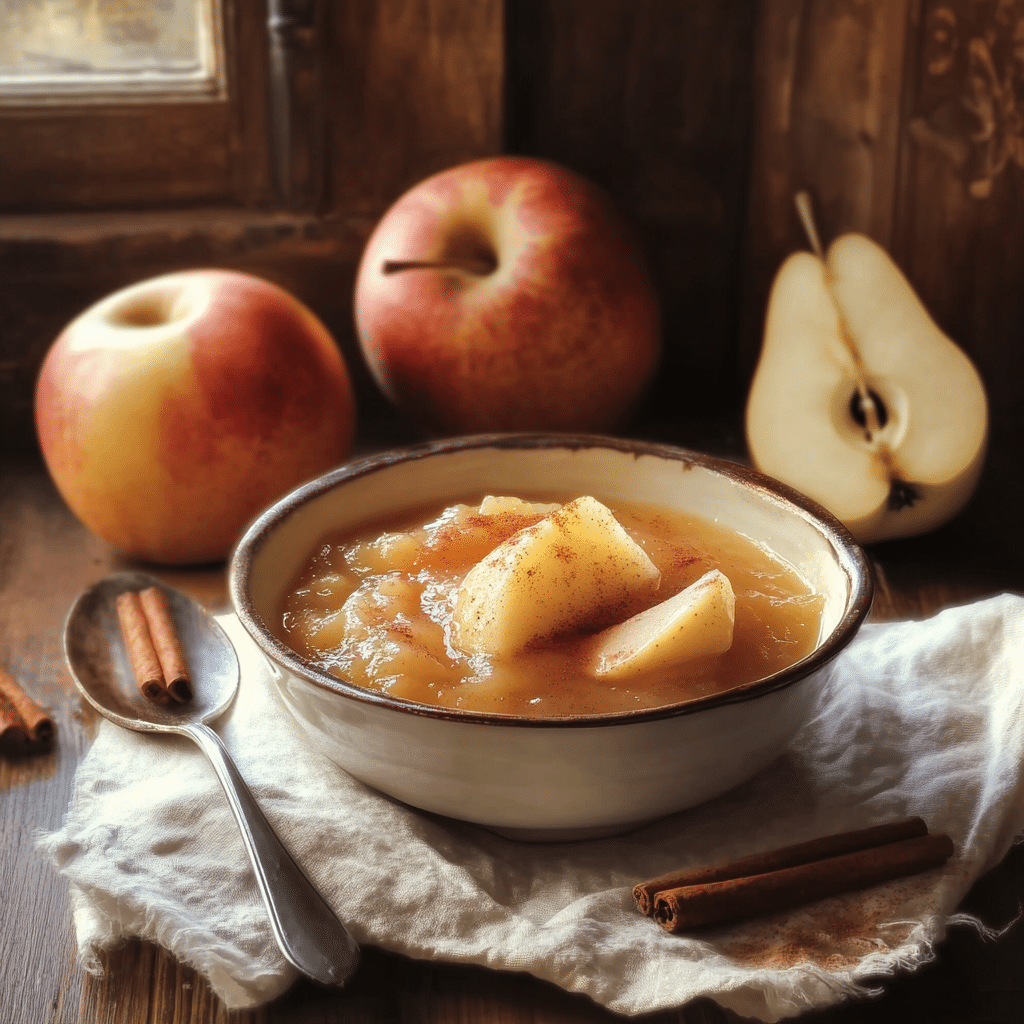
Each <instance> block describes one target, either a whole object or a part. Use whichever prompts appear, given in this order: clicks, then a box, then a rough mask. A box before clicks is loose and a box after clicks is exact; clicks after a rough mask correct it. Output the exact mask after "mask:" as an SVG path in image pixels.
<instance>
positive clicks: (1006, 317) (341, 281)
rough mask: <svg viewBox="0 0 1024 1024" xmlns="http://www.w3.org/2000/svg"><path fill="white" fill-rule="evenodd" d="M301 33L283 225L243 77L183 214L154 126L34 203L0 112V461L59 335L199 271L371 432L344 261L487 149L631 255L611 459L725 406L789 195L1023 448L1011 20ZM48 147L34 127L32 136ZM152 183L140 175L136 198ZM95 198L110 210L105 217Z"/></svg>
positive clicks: (885, 7)
mask: <svg viewBox="0 0 1024 1024" xmlns="http://www.w3.org/2000/svg"><path fill="white" fill-rule="evenodd" d="M234 6H235V5H229V7H232V8H233V7H234ZM243 6H244V7H245V9H246V10H248V7H247V6H246V5H243ZM253 6H254V7H256V6H259V5H253ZM298 6H299V7H300V8H303V9H304V11H305V13H306V17H307V20H308V23H309V25H310V26H311V30H310V33H309V34H308V35H307V36H306V37H304V43H303V47H304V48H303V49H301V52H299V54H298V57H299V58H300V59H301V62H302V64H301V66H300V67H299V69H298V72H297V77H296V79H295V81H296V90H295V91H296V100H295V105H296V107H297V109H299V110H300V111H301V114H302V116H301V117H300V118H299V120H298V123H297V128H296V130H295V133H294V138H293V139H292V146H293V150H294V154H293V156H294V164H295V168H296V172H295V173H296V175H297V176H298V177H300V178H301V179H302V184H303V193H302V198H301V200H300V202H299V203H298V204H297V206H296V204H283V203H281V202H280V201H276V200H275V198H274V194H273V189H272V187H271V183H270V182H269V178H268V174H267V173H261V172H260V171H259V168H261V167H264V163H261V161H265V158H266V155H267V154H266V150H267V141H266V137H265V133H261V132H260V131H259V126H260V125H261V124H262V123H264V122H265V119H266V117H267V101H266V96H265V90H264V89H263V88H261V83H262V81H263V75H264V71H265V69H264V67H263V66H262V65H260V63H259V62H258V61H257V62H256V63H255V64H253V63H251V62H249V61H248V60H245V61H242V60H241V58H240V57H239V56H238V55H237V54H236V55H235V59H236V64H237V65H238V66H237V67H236V68H235V77H236V86H237V90H238V91H239V92H240V93H241V94H242V96H243V99H244V102H243V103H242V104H241V113H238V114H236V116H235V117H234V118H233V119H232V118H231V117H226V116H225V117H222V118H221V119H220V120H219V121H218V120H217V119H216V118H212V119H211V118H207V119H206V121H204V122H203V124H202V125H201V126H200V127H199V128H197V129H196V131H197V132H200V133H201V135H202V138H201V140H200V141H201V142H202V146H201V147H200V148H203V149H210V148H213V147H214V145H215V143H216V142H217V141H218V133H220V136H222V138H220V141H221V142H222V143H223V146H222V151H223V153H224V154H226V155H225V156H224V158H223V160H222V161H221V163H223V166H221V165H220V164H216V162H215V161H213V160H212V159H211V160H210V161H209V164H210V166H209V167H207V166H206V165H205V164H202V166H201V167H200V168H199V171H197V174H198V179H197V180H196V181H195V182H193V184H192V185H191V186H190V187H189V190H188V191H186V192H184V193H183V194H182V195H179V196H174V195H173V190H172V194H171V196H170V198H167V196H166V189H165V195H164V198H163V199H160V198H159V197H157V196H154V195H153V194H152V192H151V190H150V191H147V187H144V186H148V183H149V182H150V179H151V178H152V175H153V174H154V173H155V170H156V169H155V166H150V164H152V163H153V161H154V159H158V158H159V157H160V154H161V153H163V152H164V151H165V150H166V146H164V147H160V146H156V147H155V153H156V157H154V155H153V152H154V150H153V147H150V146H149V136H147V134H146V132H147V131H149V132H150V133H152V132H153V131H156V132H157V133H158V134H159V133H163V132H170V133H172V134H173V132H174V131H175V130H179V128H176V122H175V121H174V115H173V112H171V113H169V114H168V115H167V116H166V117H165V118H164V119H163V121H162V122H160V127H158V128H157V129H146V128H145V127H144V126H140V125H135V124H134V122H131V123H129V122H124V124H122V123H121V122H122V121H123V119H124V117H125V116H127V115H124V114H123V112H122V113H118V112H117V111H107V112H106V114H103V115H101V114H99V113H93V114H89V115H87V117H92V118H94V120H95V123H96V124H99V125H102V126H104V131H105V132H106V134H104V135H103V139H104V140H105V142H104V145H106V146H107V147H108V148H109V147H111V146H115V145H120V146H121V147H123V148H124V150H125V153H124V160H123V167H124V168H126V169H127V170H122V171H119V172H117V173H114V172H109V173H107V174H106V177H104V175H103V174H102V173H99V172H97V171H96V170H95V168H93V165H92V163H91V162H90V161H93V160H94V157H95V154H94V153H93V152H92V150H91V149H90V148H89V147H82V149H81V151H79V150H73V149H70V148H69V149H68V150H67V151H65V152H63V154H62V161H61V162H60V167H59V168H55V169H53V170H52V171H51V176H52V179H53V180H52V181H48V180H47V172H46V168H41V167H40V166H39V165H38V161H33V160H27V159H26V160H22V159H21V157H20V154H22V153H25V152H28V151H29V150H31V149H32V147H33V146H37V145H38V144H39V142H40V139H41V138H43V137H47V136H46V130H47V126H46V125H44V127H42V128H41V127H39V126H38V125H37V126H35V127H34V128H33V129H32V130H31V131H30V129H29V128H28V127H26V119H25V118H24V117H22V116H20V115H19V114H18V113H17V112H15V113H13V114H12V113H9V112H7V113H5V112H4V111H0V184H2V185H3V188H2V189H0V323H2V328H0V434H2V437H3V439H4V446H5V447H6V448H8V449H9V450H12V451H13V450H22V451H26V450H29V451H30V450H31V449H32V446H33V443H34V440H33V435H32V429H31V417H30V398H31V390H32V384H33V382H34V378H35V374H36V372H37V369H38V365H39V363H40V361H41V359H42V356H43V353H44V352H45V350H46V347H47V346H48V345H49V343H50V342H51V341H52V339H53V337H54V336H55V335H56V333H57V332H58V331H59V330H60V328H61V326H62V325H63V324H64V323H66V322H67V320H69V319H70V318H71V317H72V316H74V315H75V314H76V313H78V312H79V311H81V309H83V308H84V307H85V306H86V305H88V304H89V303H91V302H92V301H94V300H95V299H97V298H99V297H101V296H102V295H104V294H106V293H108V292H109V291H111V290H112V289H114V288H116V287H120V286H122V285H124V284H126V283H128V282H129V281H133V280H137V279H140V278H142V277H144V276H148V275H150V274H154V273H158V272H162V271H164V270H169V269H175V268H179V267H186V266H197V265H206V264H211V265H212V264H215V265H223V266H232V267H237V268H240V269H247V270H251V271H253V272H256V273H260V274H264V275H266V276H268V277H270V278H272V279H274V280H277V281H278V282H279V283H281V284H284V285H285V286H286V287H289V288H291V289H292V290H294V291H295V292H296V293H298V294H299V295H300V296H301V297H302V298H304V299H305V300H306V301H307V302H309V304H310V305H311V306H312V307H313V308H314V309H315V310H316V311H317V312H318V313H319V314H320V315H321V317H322V318H323V319H324V320H325V321H326V322H327V323H328V325H329V326H330V327H331V329H332V330H333V331H334V333H335V335H336V336H337V338H338V340H339V343H340V344H341V346H342V347H343V349H344V351H345V353H346V355H347V356H348V358H349V361H350V363H351V364H352V368H353V371H354V372H355V374H356V376H357V378H358V379H359V383H360V390H361V398H362V407H363V420H364V422H365V423H367V424H370V423H374V424H376V423H378V421H379V420H380V419H384V420H389V419H392V418H393V417H392V416H391V413H390V412H389V411H388V410H387V409H386V407H384V406H383V404H382V402H381V400H380V399H379V397H378V396H377V395H376V392H375V390H374V389H373V388H372V386H370V384H369V383H368V381H367V379H366V375H365V373H364V372H363V369H362V366H361V363H360V359H359V356H358V353H357V351H356V349H355V345H354V341H353V334H352V323H351V319H352V317H351V303H350V297H351V285H352V279H353V275H354V272H355V267H356V264H357V261H358V258H359V254H360V252H361V249H362V246H363V244H364V242H365V240H366V238H367V236H368V234H369V232H370V230H372V227H373V225H374V223H375V222H376V220H377V218H378V217H379V216H380V215H381V214H382V212H383V211H384V210H385V209H386V207H387V206H388V205H389V204H390V203H391V202H392V201H393V200H394V199H395V198H397V196H398V195H399V194H400V193H401V192H402V191H404V190H405V189H406V188H408V187H409V186H411V185H412V184H414V183H415V182H416V181H418V180H420V179H421V178H423V177H425V176H426V175H427V174H429V173H431V172H433V171H436V170H439V169H441V168H444V167H448V166H451V165H453V164H456V163H459V162H462V161H464V160H468V159H471V158H474V157H477V156H481V155H486V154H490V153H496V152H502V151H510V152H517V153H526V154H532V155H538V156H543V157H548V158H552V159H555V160H558V161H561V162H563V163H565V164H567V165H569V166H571V167H573V168H575V169H577V170H579V171H581V172H582V173H584V174H586V175H588V176H589V177H591V178H593V179H594V180H596V181H598V182H600V183H601V184H602V185H604V186H605V187H606V188H607V189H608V190H609V191H610V192H611V193H612V194H613V196H614V197H615V198H616V199H617V201H618V202H619V204H620V205H621V207H622V208H623V209H624V210H625V212H626V213H627V215H628V216H629V217H630V218H631V219H632V220H633V222H634V223H635V225H636V226H637V228H638V230H639V232H640V234H641V236H642V238H643V240H644V242H645V245H646V248H647V252H648V255H649V258H650V261H651V264H652V267H653V269H654V274H655V277H656V280H657V284H658V287H659V290H660V294H661V299H662V303H663V306H664V310H665V342H666V356H665V361H664V364H663V367H662V372H661V374H660V376H659V379H658V381H657V382H656V384H655V386H654V388H653V389H652V392H651V395H650V396H649V400H648V402H647V404H646V406H645V408H644V410H643V411H642V413H641V416H640V420H639V421H638V423H637V424H635V425H633V427H632V430H633V431H634V432H662V433H664V432H665V431H666V430H667V431H669V432H670V433H672V434H673V435H674V436H673V439H675V440H679V441H681V442H683V443H685V442H687V440H688V438H687V436H686V430H687V429H688V424H689V423H690V422H691V421H693V420H699V419H701V418H702V417H703V416H705V415H706V414H707V413H708V412H711V413H720V412H722V411H723V410H728V411H729V412H735V411H736V410H737V409H739V408H740V407H741V405H742V402H743V399H744V396H745V393H746V388H747V384H748V382H749V377H750V373H751V371H752V368H753V365H754V362H755V360H756V356H757V351H758V346H759V344H760V331H761V324H762V318H763V314H764V305H765V299H766V296H767V291H768V288H769V286H770V282H771V278H772V275H773V274H774V272H775V270H776V269H777V267H778V265H779V263H780V262H781V260H782V259H783V258H784V257H785V256H786V255H787V254H788V253H789V252H790V251H792V250H793V249H794V248H797V247H802V246H803V245H804V244H805V243H804V241H803V238H802V236H801V232H800V228H799V225H798V223H797V221H796V218H795V215H794V212H793V204H792V197H793V194H794V192H795V191H796V190H797V189H800V188H807V189H809V190H810V191H811V193H812V195H813V197H814V199H815V203H816V207H817V209H818V214H819V218H820V222H821V227H822V230H823V233H824V234H825V236H826V237H831V236H833V235H835V234H837V233H840V232H843V231H847V230H859V231H864V232H866V233H868V234H869V235H871V236H872V237H874V238H875V239H876V240H877V241H879V242H880V243H881V244H883V245H885V246H887V247H888V248H889V249H890V251H891V252H892V254H893V255H894V257H895V258H896V259H897V261H898V262H899V263H900V265H901V266H902V267H903V268H904V270H905V272H906V273H907V274H908V276H909V277H910V279H911V281H912V283H913V284H914V285H915V286H916V287H917V288H918V290H919V292H920V294H921V296H922V298H923V299H924V301H925V304H926V305H927V306H928V307H929V309H931V311H932V312H933V314H934V316H935V317H936V319H937V320H938V322H939V324H940V325H941V326H942V327H943V328H944V329H945V330H946V331H947V333H949V334H950V335H951V336H952V337H953V338H954V339H955V340H956V341H957V342H958V343H959V344H961V345H962V347H963V348H964V349H965V350H966V351H967V352H968V353H970V355H971V356H972V357H973V358H974V359H975V360H976V362H977V363H978V365H979V368H980V369H981V372H982V375H983V377H984V379H985V382H986V385H987V387H988V389H989V395H990V398H991V402H992V408H993V413H994V420H995V426H996V436H997V440H1001V439H1002V437H1003V435H1004V434H1005V433H1006V432H1007V431H1011V430H1017V429H1018V428H1019V412H1020V406H1021V404H1022V385H1021V379H1022V369H1024V345H1022V343H1021V335H1022V331H1024V287H1022V284H1024V272H1022V270H1021V264H1022V255H1024V205H1022V203H1021V202H1020V197H1021V187H1022V175H1024V127H1022V125H1024V58H1022V46H1024V44H1022V42H1021V39H1022V37H1024V30H1022V29H1021V28H1020V26H1021V25H1022V24H1024V3H1022V2H1021V0H956V2H937V0H762V2H752V0H689V2H687V3H678V2H675V0H646V2H644V3H634V2H631V0H589V2H588V3H587V4H567V3H563V2H559V0H505V2H502V0H476V2H474V3H471V4H467V3H463V2H460V0H348V2H346V3H344V4H329V3H324V2H323V0H319V2H316V0H306V2H305V3H300V4H299V5H298ZM247 31H249V32H250V34H253V33H254V32H255V29H253V28H251V27H250V28H249V29H248V30H247ZM243 42H244V40H243ZM256 42H258V40H257V41H256ZM256 42H254V41H253V40H250V41H249V45H250V46H251V47H254V48H255V47H256ZM243 56H244V55H243ZM119 118H120V119H121V120H119ZM168 119H169V121H170V124H169V126H168ZM111 124H113V126H114V128H117V129H118V130H119V131H121V134H120V135H117V136H116V138H118V139H120V142H118V143H115V142H114V141H113V139H114V137H115V133H114V129H113V128H111ZM125 125H128V126H129V127H132V126H133V125H134V127H132V130H131V131H128V130H127V129H125ZM62 126H64V123H63V122H62V121H61V120H60V119H59V118H57V117H56V116H55V117H54V118H53V121H52V123H49V124H48V130H49V132H50V134H51V135H52V134H55V133H56V134H59V133H60V131H61V130H62ZM64 127H66V126H64ZM180 130H181V131H184V129H180ZM33 132H35V134H33ZM161 138H163V135H161ZM140 154H141V155H140ZM76 160H77V161H78V164H76ZM200 163H202V162H201V161H200ZM90 168H92V174H91V176H90V175H89V174H88V173H86V172H89V171H90ZM171 171H173V164H172V165H171V166H170V169H169V168H168V166H166V165H161V174H162V179H161V180H163V179H167V178H168V175H169V174H171ZM129 172H130V173H129ZM171 177H173V175H171ZM132 182H136V183H139V184H137V185H134V186H133V185H132ZM90 183H91V184H90ZM112 193H113V194H115V195H117V196H119V197H121V199H122V202H121V204H120V206H119V208H118V209H117V210H116V211H115V212H111V210H110V205H111V201H110V196H111V194H112ZM125 196H127V197H128V199H129V200H131V199H132V197H134V199H133V201H132V202H130V203H129V204H128V206H125V200H124V197H125Z"/></svg>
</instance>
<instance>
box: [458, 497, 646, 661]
mask: <svg viewBox="0 0 1024 1024" xmlns="http://www.w3.org/2000/svg"><path fill="white" fill-rule="evenodd" d="M660 582H661V572H660V571H659V570H658V567H657V566H656V565H655V564H654V563H653V562H652V561H651V560H650V558H649V557H648V556H647V554H646V553H645V552H644V550H643V548H641V547H640V545H639V544H637V543H636V541H635V540H633V538H632V537H630V535H629V534H628V533H627V532H626V531H625V530H624V529H623V528H622V526H621V525H620V524H619V522H618V520H617V519H616V518H615V516H614V515H613V514H612V512H611V511H610V510H609V509H608V508H607V507H606V506H605V505H602V504H601V502H599V501H598V500H597V499H596V498H591V497H582V498H577V499H576V500H575V501H571V502H569V503H568V504H566V505H562V506H560V507H559V508H557V509H555V511H553V512H551V513H549V514H548V515H546V516H545V517H544V518H543V519H541V520H540V522H538V523H535V524H534V525H533V526H528V527H526V528H525V529H522V530H520V531H519V532H518V533H515V534H513V535H512V536H511V537H509V539H508V540H506V541H504V542H503V543H501V544H499V545H498V546H497V547H496V548H495V549H494V550H493V551H491V553H490V554H488V555H487V556H486V557H485V558H483V559H481V561H480V562H478V563H477V564H476V565H475V566H474V567H473V568H472V569H471V570H470V571H469V572H468V573H467V575H466V578H465V579H464V580H463V582H462V586H461V587H460V588H459V591H458V596H457V598H456V602H455V612H454V614H453V616H452V642H453V643H454V645H455V646H456V647H457V648H459V649H460V650H461V651H463V652H465V653H467V654H489V655H494V656H498V657H506V656H509V655H512V654H515V653H516V652H518V651H521V650H523V649H525V648H527V647H529V646H530V645H531V644H534V643H536V642H537V641H539V640H546V639H548V638H551V637H556V636H563V635H566V634H570V633H574V632H580V631H587V632H590V631H593V630H594V629H597V628H600V627H601V626H605V625H608V624H609V623H612V622H620V621H622V620H623V619H625V618H628V617H629V616H630V615H631V614H632V613H633V612H634V611H636V610H638V609H639V608H641V607H643V606H644V604H646V603H649V601H650V599H651V597H652V595H653V594H654V593H655V591H657V589H658V585H659V583H660Z"/></svg>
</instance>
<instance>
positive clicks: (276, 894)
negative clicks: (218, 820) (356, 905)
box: [181, 723, 359, 985]
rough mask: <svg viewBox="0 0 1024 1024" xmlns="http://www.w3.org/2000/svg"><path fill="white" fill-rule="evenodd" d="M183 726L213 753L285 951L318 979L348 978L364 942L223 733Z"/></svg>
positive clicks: (328, 982) (339, 980)
mask: <svg viewBox="0 0 1024 1024" xmlns="http://www.w3.org/2000/svg"><path fill="white" fill-rule="evenodd" d="M181 731H182V732H185V733H187V735H189V736H191V737H192V739H193V740H194V741H195V742H196V743H197V744H198V745H199V746H200V748H201V749H202V750H203V752H204V753H205V754H206V756H207V757H208V758H209V759H210V763H211V764H212V765H213V767H214V770H215V771H216V773H217V778H218V779H220V784H221V786H223V787H224V792H225V794H226V795H227V798H228V804H229V805H230V807H231V810H232V812H233V813H234V815H235V819H236V820H237V822H238V826H239V828H240V829H241V831H242V839H243V841H244V843H245V848H246V851H247V852H248V854H249V860H250V861H251V862H252V868H253V871H254V872H255V875H256V884H257V885H258V886H259V890H260V895H261V896H262V897H263V902H264V904H265V905H266V908H267V913H268V915H269V917H270V927H271V930H272V931H273V933H274V938H275V939H277V944H278V945H279V946H280V947H281V952H282V953H284V955H285V958H286V959H287V960H288V961H289V963H291V964H294V966H296V967H297V968H298V969H299V970H300V971H302V973H303V974H305V975H307V976H309V977H310V978H313V979H314V980H315V981H319V982H321V983H323V984H325V985H340V984H342V983H343V982H344V981H345V980H346V979H347V978H348V977H349V975H351V974H352V972H353V971H354V970H355V968H356V965H357V963H358V962H359V947H358V946H357V945H356V943H355V941H354V940H353V939H352V936H351V935H349V933H348V931H347V930H346V928H345V926H344V925H343V924H342V922H341V921H340V920H339V919H338V917H337V915H336V914H335V913H334V911H333V910H331V908H330V907H329V906H328V905H327V903H325V902H324V899H323V897H322V896H321V895H320V893H319V892H317V890H316V888H315V887H314V886H313V883H312V882H310V880H309V879H308V878H307V877H306V874H305V873H304V872H303V870H302V868H300V867H299V865H298V864H296V863H295V860H294V859H293V858H292V856H291V854H290V853H289V852H288V851H287V850H286V849H285V847H284V845H283V844H282V843H281V840H280V839H278V837H277V833H275V832H274V829H273V828H272V827H271V825H270V822H269V821H267V819H266V817H265V816H264V814H263V812H262V811H261V810H260V808H259V805H258V804H257V803H256V799H255V797H253V795H252V792H251V791H250V789H249V787H248V786H247V785H246V784H245V780H244V779H243V778H242V776H241V774H240V773H239V771H238V768H237V767H236V766H235V763H234V761H232V759H231V755H230V754H229V753H228V751H227V748H226V747H225V746H224V744H223V743H222V742H221V739H220V737H219V736H218V735H217V734H216V733H215V732H214V731H213V730H212V729H211V728H210V727H209V726H206V725H203V724H201V723H197V724H190V725H187V726H184V727H183V729H182V730H181Z"/></svg>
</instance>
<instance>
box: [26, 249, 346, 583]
mask: <svg viewBox="0 0 1024 1024" xmlns="http://www.w3.org/2000/svg"><path fill="white" fill-rule="evenodd" d="M35 414H36V427H37V430H38V437H39V443H40V447H41V449H42V453H43V456H44V458H45V460H46V464H47V467H48V468H49V471H50V474H51V476H52V477H53V480H54V482H55V484H56V485H57V488H58V489H59V491H60V492H61V494H62V495H63V497H64V499H65V500H66V501H67V503H68V505H69V506H70V508H71V509H72V511H73V512H74V513H75V514H76V515H77V516H78V517H79V518H80V519H81V520H82V522H84V523H85V524H86V525H87V526H88V527H89V528H90V529H92V530H93V531H94V532H95V533H96V534H98V535H99V536H100V537H102V538H103V539H104V540H106V541H107V542H108V543H110V544H111V545H112V546H113V547H114V548H116V549H118V550H119V551H121V552H123V553H124V554H126V555H129V556H132V557H135V558H139V559H143V560H147V561H154V562H161V563H165V564H186V563H198V562H207V561H215V560H220V559H223V558H224V557H226V556H227V554H228V553H229V552H230V550H231V548H232V546H233V545H234V543H235V541H236V540H237V538H238V536H239V535H240V534H241V532H242V531H243V529H244V528H245V526H246V525H247V523H248V522H249V521H250V520H251V519H252V518H253V517H254V516H255V515H256V514H257V513H258V512H259V511H260V510H261V509H263V508H264V507H265V506H267V505H269V504H271V503H272V502H273V501H275V500H276V499H277V498H278V497H280V496H281V495H282V494H284V493H286V492H287V491H289V490H291V489H292V488H293V487H295V486H297V485H298V484H300V483H302V482H303V481H305V480H307V479H309V478H311V477H314V476H316V475H318V474H320V473H321V472H323V471H325V470H327V469H329V468H331V467H332V466H335V465H337V464H338V463H339V462H341V461H343V460H344V458H345V456H346V455H347V454H348V452H349V451H350V449H351V445H352V437H353V433H354V429H355V404H354V399H353V392H352V386H351V383H350V379H349V374H348V370H347V368H346V366H345V363H344V361H343V358H342V356H341V353H340V352H339V350H338V347H337V345H336V343H335V341H334V339H333V338H332V336H331V335H330V333H329V332H328V331H327V328H326V327H324V325H323V324H322V323H321V322H320V321H319V320H318V319H317V318H316V317H315V316H314V315H313V313H312V312H311V311H310V310H309V309H307V308H306V306H304V305H303V304H302V303H301V302H299V300H298V299H296V298H295V297H294V296H292V295H291V294H289V293H288V292H286V291H285V290H283V289H281V288H279V287H277V286H276V285H273V284H271V283H270V282H268V281H264V280H261V279H259V278H256V277H252V276H250V275H248V274H241V273H237V272H233V271H225V270H216V269H197V270H188V271H183V272H180V273H173V274H167V275H164V276H160V277H154V278H150V279H149V280H146V281H142V282H140V283H138V284H135V285H132V286H130V287H127V288H125V289H123V290H121V291H118V292H115V293H114V294H112V295H110V296H108V297H107V298H105V299H103V300H101V301H100V302H98V303H97V304H96V305H94V306H91V307H90V308H89V309H87V310H86V311H85V312H84V313H82V314H81V315H80V316H78V317H77V318H76V319H75V320H73V321H72V322H71V323H70V324H69V325H68V326H67V327H66V328H65V329H64V331H63V332H62V333H61V335H60V337H58V338H57V340H56V341H55V342H54V344H53V345H52V347H51V348H50V350H49V352H48V353H47V355H46V358H45V360H44V362H43V366H42V369H41V371H40V375H39V378H38V381H37V385H36V394H35Z"/></svg>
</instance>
